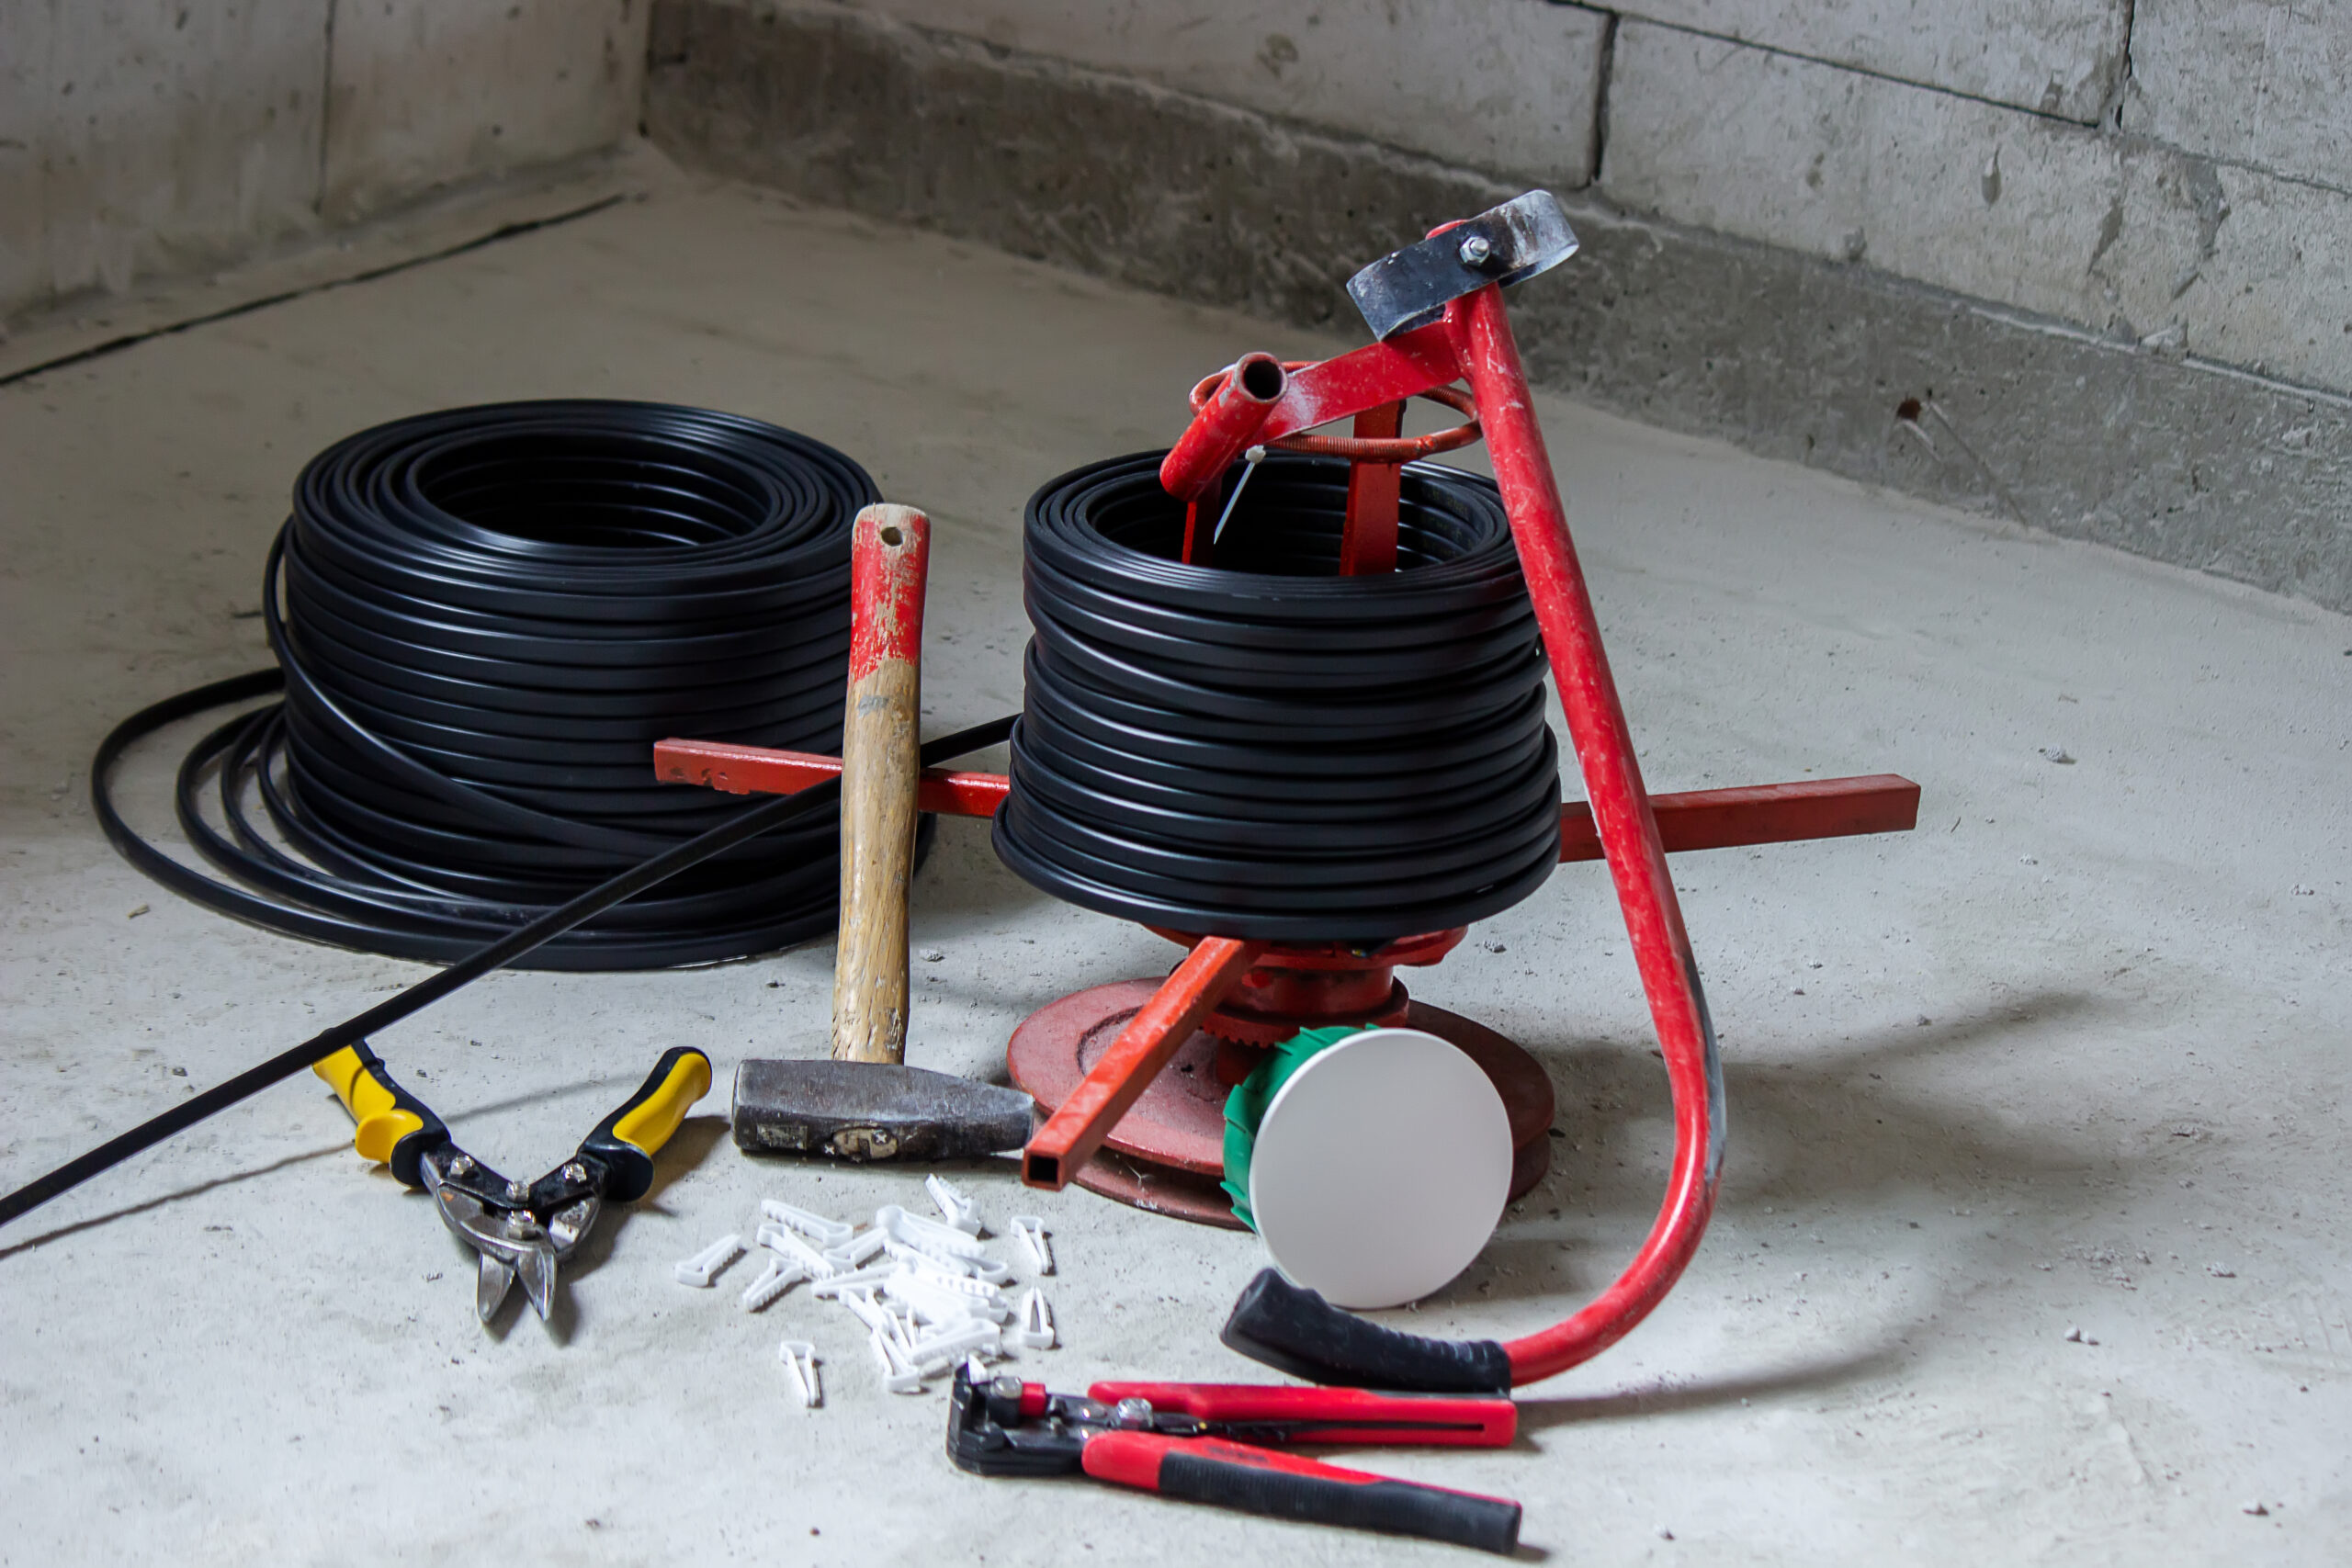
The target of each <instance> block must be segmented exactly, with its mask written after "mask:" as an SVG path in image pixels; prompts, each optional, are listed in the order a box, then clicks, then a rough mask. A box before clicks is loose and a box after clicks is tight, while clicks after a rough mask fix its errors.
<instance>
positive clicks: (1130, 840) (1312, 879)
mask: <svg viewBox="0 0 2352 1568" xmlns="http://www.w3.org/2000/svg"><path fill="white" fill-rule="evenodd" d="M1163 455H1164V454H1161V453H1156V452H1148V453H1140V454H1137V455H1136V456H1133V457H1117V458H1113V459H1110V460H1109V461H1106V462H1101V463H1096V464H1093V465H1091V466H1090V467H1087V468H1080V469H1078V470H1076V471H1075V472H1073V473H1069V474H1066V475H1064V476H1062V477H1061V478H1060V479H1055V480H1054V481H1052V482H1051V483H1049V484H1047V485H1046V487H1045V488H1044V489H1042V490H1040V491H1038V492H1037V493H1036V494H1035V495H1034V496H1032V497H1031V498H1030V501H1029V508H1028V513H1027V518H1026V529H1025V558H1024V566H1023V589H1024V598H1025V601H1026V603H1027V605H1028V609H1029V619H1030V622H1031V624H1032V626H1034V627H1035V637H1033V639H1032V640H1031V642H1030V644H1029V651H1028V655H1027V664H1026V675H1027V691H1026V695H1025V697H1024V701H1023V712H1022V720H1021V724H1020V727H1019V728H1017V729H1016V730H1015V731H1014V735H1013V740H1012V796H1011V798H1010V799H1009V800H1007V801H1006V803H1005V805H1004V807H1003V809H1002V810H1001V811H1000V812H998V814H997V818H996V825H995V841H996V850H997V853H998V854H999V855H1000V856H1001V858H1002V859H1003V860H1004V862H1005V863H1006V864H1007V865H1009V866H1011V867H1012V869H1013V871H1014V872H1016V873H1017V874H1020V875H1021V876H1022V877H1023V878H1024V879H1026V880H1027V881H1029V882H1030V883H1032V884H1034V885H1035V886H1038V887H1040V888H1043V889H1044V890H1046V892H1049V893H1052V894H1053V895H1055V896H1056V897H1060V898H1065V899H1068V900H1069V902H1071V903H1074V904H1079V905H1081V906H1083V907H1085V908H1090V909H1097V910H1100V911H1102V912H1103V913H1105V914H1112V915H1118V916H1123V917H1125V919H1132V920H1139V921H1142V922H1144V923H1146V924H1148V925H1155V926H1161V927H1168V928H1172V929H1174V930H1177V931H1188V932H1193V933H1199V934H1206V935H1216V936H1234V937H1249V938H1258V939H1264V940H1269V941H1280V942H1374V941H1380V940H1385V939H1387V938H1391V937H1398V936H1405V935H1409V934H1411V933H1414V932H1419V931H1442V930H1445V929H1448V928H1450V927H1453V926H1460V925H1466V924H1468V923H1469V922H1471V921H1472V920H1476V919H1482V918H1484V917H1486V916H1488V915H1492V914H1494V913H1496V912H1497V911H1498V910H1501V909H1504V908H1509V907H1510V906H1511V905H1512V904H1515V903H1517V902H1518V901H1519V900H1520V899H1521V898H1524V897H1527V896H1528V895H1529V894H1530V893H1532V892H1533V891H1534V890H1535V889H1536V888H1537V887H1538V886H1541V885H1542V884H1543V882H1544V878H1545V877H1546V876H1548V875H1549V874H1551V871H1552V868H1553V866H1554V865H1555V864H1556V863H1558V859H1559V829H1560V822H1559V814H1560V785H1559V757H1558V751H1557V749H1556V747H1555V743H1554V740H1553V739H1552V733H1551V730H1550V728H1549V727H1548V726H1547V725H1546V724H1545V723H1544V670H1545V665H1544V650H1543V647H1542V644H1541V642H1540V641H1539V639H1538V637H1537V633H1536V627H1535V620H1534V613H1533V610H1532V606H1531V605H1530V604H1529V603H1528V599H1527V588H1526V583H1525V581H1524V580H1523V579H1522V578H1521V574H1520V569H1519V558H1518V555H1517V552H1516V551H1515V550H1514V548H1513V547H1512V544H1511V537H1510V523H1509V520H1508V519H1507V518H1506V517H1505V515H1504V513H1503V508H1502V501H1501V497H1500V496H1499V495H1498V494H1497V492H1496V491H1495V487H1494V485H1493V484H1492V483H1491V482H1490V481H1488V480H1485V479H1478V478H1476V477H1474V476H1472V475H1468V474H1464V473H1461V472H1458V471H1456V470H1454V469H1451V468H1440V467H1437V466H1434V465H1429V464H1415V465H1412V466H1410V467H1408V468H1406V469H1405V470H1404V474H1403V485H1402V490H1403V494H1402V500H1401V504H1400V507H1399V522H1398V529H1397V535H1398V551H1397V565H1398V570H1397V571H1396V572H1394V573H1389V574H1382V575H1374V576H1363V577H1340V576H1339V575H1338V569H1339V556H1340V533H1341V528H1342V525H1343V522H1344V516H1345V509H1346V502H1347V483H1348V464H1347V463H1346V461H1345V460H1344V459H1340V458H1334V457H1304V456H1297V455H1293V454H1287V453H1275V454H1272V455H1270V456H1269V457H1267V458H1266V459H1265V461H1264V463H1263V464H1262V465H1261V468H1260V471H1259V472H1258V473H1257V475H1256V476H1255V477H1254V478H1253V479H1250V481H1249V485H1248V488H1247V489H1246V490H1245V491H1243V492H1242V497H1241V500H1240V502H1238V505H1237V506H1236V507H1235V508H1234V510H1233V513H1232V515H1231V517H1230V518H1229V520H1227V523H1226V525H1225V527H1224V531H1223V535H1222V537H1221V539H1220V540H1219V542H1218V544H1217V547H1216V559H1217V562H1218V565H1217V566H1216V568H1215V569H1211V568H1205V567H1197V566H1188V565H1185V564H1184V563H1183V562H1182V560H1180V559H1179V556H1180V555H1181V552H1182V538H1183V527H1184V508H1183V506H1182V503H1181V502H1177V501H1176V500H1175V499H1173V498H1172V497H1170V495H1169V494H1168V493H1167V492H1166V491H1163V490H1161V489H1160V487H1159V478H1158V473H1159V461H1160V458H1161V457H1162V456H1163Z"/></svg>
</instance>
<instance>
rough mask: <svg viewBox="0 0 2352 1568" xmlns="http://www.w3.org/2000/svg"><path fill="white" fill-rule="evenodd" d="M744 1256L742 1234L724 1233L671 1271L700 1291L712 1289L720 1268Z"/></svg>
mask: <svg viewBox="0 0 2352 1568" xmlns="http://www.w3.org/2000/svg"><path fill="white" fill-rule="evenodd" d="M742 1256H743V1238H742V1237H741V1236H740V1235H723V1236H720V1237H719V1238H718V1240H717V1241H714V1242H712V1243H711V1244H710V1245H709V1246H708V1247H704V1248H703V1249H702V1250H701V1251H700V1252H697V1253H695V1255H694V1256H693V1257H692V1258H687V1259H686V1260H685V1261H684V1263H680V1264H678V1265H676V1266H675V1267H673V1269H671V1273H672V1274H673V1275H674V1276H675V1277H676V1279H677V1281H678V1283H680V1284H681V1285H692V1286H694V1287H695V1289H696V1290H698V1291H707V1290H708V1289H710V1282H711V1281H712V1280H716V1279H718V1271H719V1270H720V1269H724V1268H726V1267H727V1266H728V1265H729V1263H732V1262H734V1261H735V1260H736V1259H737V1258H741V1257H742Z"/></svg>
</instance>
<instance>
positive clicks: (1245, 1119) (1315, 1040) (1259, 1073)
mask: <svg viewBox="0 0 2352 1568" xmlns="http://www.w3.org/2000/svg"><path fill="white" fill-rule="evenodd" d="M1364 1032H1365V1030H1364V1028H1363V1025H1361V1024H1353V1023H1342V1024H1335V1025H1332V1026H1330V1027H1329V1028H1324V1029H1302V1030H1300V1031H1299V1032H1297V1033H1296V1034H1294V1035H1292V1036H1291V1037H1290V1038H1289V1039H1288V1040H1285V1041H1283V1043H1281V1044H1279V1045H1277V1046H1275V1047H1274V1048H1273V1049H1272V1051H1271V1052H1269V1053H1268V1054H1267V1055H1266V1059H1265V1060H1264V1061H1262V1062H1261V1063H1259V1064H1258V1066H1256V1067H1255V1068H1254V1069H1252V1071H1251V1072H1250V1076H1249V1077H1246V1078H1243V1079H1242V1080H1241V1081H1240V1082H1239V1083H1238V1084H1236V1085H1234V1086H1233V1092H1232V1093H1231V1094H1228V1095H1227V1096H1226V1097H1225V1181H1224V1183H1223V1186H1224V1188H1225V1192H1226V1196H1227V1197H1228V1198H1231V1199H1232V1200H1233V1217H1234V1218H1235V1219H1237V1220H1239V1221H1240V1222H1241V1223H1242V1224H1245V1225H1248V1226H1249V1227H1250V1229H1251V1230H1253V1231H1254V1230H1256V1229H1257V1228H1258V1221H1257V1218H1256V1216H1254V1215H1253V1214H1251V1213H1250V1154H1251V1152H1252V1151H1254V1150H1255V1149H1256V1148H1257V1146H1258V1127H1259V1124H1260V1123H1261V1122H1264V1121H1265V1119H1266V1108H1267V1107H1268V1106H1270V1105H1272V1104H1273V1102H1274V1096H1276V1095H1278V1094H1280V1093H1281V1092H1282V1091H1283V1085H1284V1084H1286V1083H1288V1082H1289V1081H1290V1077H1291V1075H1292V1074H1293V1073H1295V1072H1297V1071H1298V1069H1299V1068H1301V1067H1303V1066H1306V1064H1307V1063H1309V1062H1311V1061H1313V1060H1314V1059H1315V1058H1316V1057H1317V1056H1319V1055H1322V1054H1323V1053H1324V1052H1326V1051H1329V1049H1330V1048H1331V1047H1332V1046H1334V1045H1337V1044H1339V1043H1340V1042H1341V1041H1343V1040H1352V1039H1354V1038H1355V1037H1356V1036H1357V1035H1359V1034H1362V1033H1364Z"/></svg>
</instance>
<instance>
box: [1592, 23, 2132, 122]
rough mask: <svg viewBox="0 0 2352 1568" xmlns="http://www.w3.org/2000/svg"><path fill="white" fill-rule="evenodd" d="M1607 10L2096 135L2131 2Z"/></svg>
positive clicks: (2120, 67)
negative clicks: (1980, 101)
mask: <svg viewBox="0 0 2352 1568" xmlns="http://www.w3.org/2000/svg"><path fill="white" fill-rule="evenodd" d="M1608 8H1609V9H1611V10H1614V11H1621V12H1623V13H1624V14H1625V15H1626V16H1629V17H1641V18H1643V19H1644V20H1646V21H1652V22H1665V23H1667V24H1668V25H1670V26H1674V27H1679V28H1688V29H1689V30H1691V31H1692V32H1700V33H1711V34H1713V35H1714V36H1715V37H1717V38H1725V39H1737V40H1738V41H1739V42H1741V43H1752V44H1759V45H1761V46H1763V47H1764V48H1766V49H1773V50H1779V51H1782V52H1784V53H1788V54H1796V55H1803V56H1804V57H1805V58H1806V59H1808V60H1818V61H1823V62H1827V63H1829V64H1832V65H1842V66H1848V67H1851V68H1854V69H1856V70H1860V71H1867V72H1870V73H1872V74H1874V75H1880V76H1889V77H1893V78H1895V79H1896V80H1898V81H1902V82H1909V83H1914V84H1917V85H1921V86H1928V87H1941V88H1944V89H1946V90H1948V91H1951V92H1954V93H1962V94H1965V95H1967V96H1970V97H1974V98H1985V99H1988V100H1990V101H1991V102H1994V103H2000V104H2007V105H2009V106H2011V107H2015V108H2021V109H2030V110H2032V111H2034V112H2035V113H2037V114H2047V115H2055V116H2058V117H2059V118H2064V119H2071V120H2076V121H2079V122H2081V123H2083V124H2085V125H2088V124H2090V123H2092V122H2094V121H2096V120H2097V119H2098V118H2099V116H2100V115H2101V113H2102V112H2103V111H2104V110H2105V108H2106V107H2107V104H2108V100H2109V97H2110V96H2113V94H2114V92H2115V89H2116V86H2117V85H2118V84H2119V83H2120V81H2121V80H2122V78H2123V73H2124V54H2125V42H2126V39H2128V38H2129V37H2130V36H2131V28H2132V18H2133V9H2132V0H2059V3H2057V4H2054V5H2053V4H2049V3H2047V0H1956V3H1954V4H1949V5H1941V6H1932V7H1923V6H1917V5H1914V4H1912V3H1911V0H1839V3H1838V4H1834V5H1823V4H1821V3H1820V0H1629V3H1626V4H1622V5H1613V6H1610V7H1608Z"/></svg>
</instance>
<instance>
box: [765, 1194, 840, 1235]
mask: <svg viewBox="0 0 2352 1568" xmlns="http://www.w3.org/2000/svg"><path fill="white" fill-rule="evenodd" d="M760 1213H763V1214H765V1215H766V1216H767V1217H768V1218H769V1219H772V1220H774V1221H775V1223H776V1224H780V1225H786V1226H789V1227H790V1228H791V1229H793V1230H796V1231H798V1232H799V1233H800V1234H801V1235H805V1236H807V1237H808V1238H809V1240H810V1241H813V1242H815V1243H816V1244H817V1245H818V1246H819V1247H839V1246H840V1245H841V1244H842V1243H843V1242H845V1241H847V1240H848V1239H849V1238H850V1237H851V1236H854V1235H856V1234H857V1227H856V1226H855V1225H850V1224H842V1222H841V1221H839V1220H829V1219H827V1218H825V1216H824V1215H822V1214H812V1213H809V1211H808V1210H806V1209H802V1208H796V1207H795V1206H794V1205H792V1204H790V1203H785V1202H779V1201H776V1200H775V1199H774V1198H767V1199H763V1200H762V1201H761V1203H760Z"/></svg>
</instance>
